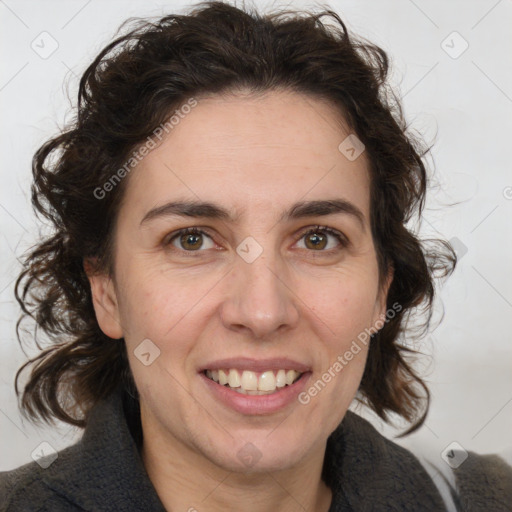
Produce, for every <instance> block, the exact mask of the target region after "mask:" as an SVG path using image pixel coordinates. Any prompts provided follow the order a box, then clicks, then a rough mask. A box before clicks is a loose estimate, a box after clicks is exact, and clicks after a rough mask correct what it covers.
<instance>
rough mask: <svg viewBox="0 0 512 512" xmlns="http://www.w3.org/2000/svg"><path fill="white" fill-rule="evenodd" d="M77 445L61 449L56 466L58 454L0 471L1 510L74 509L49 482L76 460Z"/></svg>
mask: <svg viewBox="0 0 512 512" xmlns="http://www.w3.org/2000/svg"><path fill="white" fill-rule="evenodd" d="M75 450H76V445H73V446H71V447H68V448H65V449H63V450H61V451H59V452H58V454H57V458H58V459H60V460H59V462H60V464H56V465H55V466H54V467H53V468H52V465H53V461H54V460H55V455H53V456H51V455H49V456H46V457H42V458H40V459H38V460H37V461H34V462H28V463H27V464H24V465H22V466H19V467H17V468H15V469H12V470H10V471H2V472H0V512H11V511H12V512H15V511H16V512H18V511H20V510H30V511H31V512H49V511H55V512H58V511H61V510H62V511H64V510H68V511H71V510H74V509H73V508H70V503H69V502H68V501H67V500H65V498H64V497H63V496H59V495H58V494H56V493H55V492H54V490H53V489H52V488H51V487H49V486H48V485H47V484H46V478H47V477H48V476H50V475H51V476H59V475H62V476H64V474H65V472H66V468H67V467H69V464H72V463H73V459H74V457H73V454H74V452H75Z"/></svg>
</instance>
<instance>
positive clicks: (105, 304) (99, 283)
mask: <svg viewBox="0 0 512 512" xmlns="http://www.w3.org/2000/svg"><path fill="white" fill-rule="evenodd" d="M83 264H84V270H85V273H86V274H87V278H88V279H89V283H90V285H91V293H92V302H93V305H94V311H95V313H96V320H97V321H98V324H99V326H100V329H101V330H102V331H103V333H104V334H106V335H107V336H108V337H109V338H113V339H119V338H122V337H123V330H122V327H121V322H120V315H119V306H118V301H117V295H116V291H115V288H114V282H113V280H112V277H111V276H109V275H107V274H105V273H104V272H98V271H97V270H96V268H97V259H96V258H89V259H85V260H84V263H83Z"/></svg>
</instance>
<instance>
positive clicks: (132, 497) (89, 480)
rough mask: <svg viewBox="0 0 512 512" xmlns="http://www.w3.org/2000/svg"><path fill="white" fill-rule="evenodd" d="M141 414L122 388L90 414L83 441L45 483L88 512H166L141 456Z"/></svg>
mask: <svg viewBox="0 0 512 512" xmlns="http://www.w3.org/2000/svg"><path fill="white" fill-rule="evenodd" d="M138 414H139V412H138V402H137V401H136V400H134V399H133V398H131V397H130V396H129V395H128V394H126V393H125V392H124V391H123V389H122V388H121V387H120V386H119V387H118V388H117V389H116V391H115V392H114V393H112V394H111V395H109V396H108V397H107V398H106V399H104V400H100V401H99V402H98V403H97V404H96V405H95V406H94V407H93V408H92V409H91V412H90V415H89V419H88V422H87V426H86V428H85V431H84V434H83V436H82V438H81V439H80V441H79V442H78V443H76V444H75V445H73V446H70V447H69V448H66V449H64V450H63V451H62V452H59V457H58V459H57V460H56V461H55V462H54V463H53V464H52V465H51V466H50V467H49V468H48V469H46V471H45V476H44V477H43V481H44V483H45V484H46V485H47V486H49V487H50V488H51V489H53V490H54V491H55V492H57V493H58V494H60V495H62V496H64V497H65V498H66V499H67V500H69V501H70V502H71V503H75V504H76V505H78V506H80V507H81V508H83V509H84V510H89V511H92V510H102V511H103V510H104V511H112V512H114V511H116V512H117V511H119V510H151V511H155V512H165V508H164V506H163V504H162V502H161V501H160V499H159V497H158V494H157V493H156V491H155V488H154V487H153V484H152V483H151V480H150V479H149V476H148V474H147V473H146V470H145V468H144V465H143V463H142V459H141V457H140V455H139V450H138V446H137V443H136V440H137V441H140V439H141V433H142V431H141V427H140V416H138ZM137 422H138V424H137ZM130 427H131V428H132V429H133V430H134V433H133V435H132V432H131V431H130Z"/></svg>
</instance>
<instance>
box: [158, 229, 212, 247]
mask: <svg viewBox="0 0 512 512" xmlns="http://www.w3.org/2000/svg"><path fill="white" fill-rule="evenodd" d="M205 237H206V238H207V239H209V240H210V242H209V243H206V246H205V242H204V239H205ZM165 245H172V246H173V247H176V248H178V249H181V250H183V251H186V252H198V251H199V250H200V249H212V248H213V247H214V244H213V241H212V239H211V237H210V236H208V235H207V234H206V233H205V232H204V231H201V230H200V229H196V228H185V229H180V230H179V231H178V232H177V233H175V234H174V235H173V236H172V237H171V238H169V239H168V240H167V241H166V242H165Z"/></svg>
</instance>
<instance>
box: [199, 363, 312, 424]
mask: <svg viewBox="0 0 512 512" xmlns="http://www.w3.org/2000/svg"><path fill="white" fill-rule="evenodd" d="M199 375H200V377H201V378H202V379H203V381H204V382H205V384H206V385H207V386H208V389H209V390H210V391H211V393H213V395H214V396H215V398H216V399H218V400H219V401H220V402H222V403H224V404H225V405H227V406H228V407H230V408H231V409H234V410H235V411H237V412H239V413H241V414H253V415H256V414H271V413H273V412H277V411H279V410H281V409H284V408H285V407H286V406H288V405H290V404H291V403H293V402H298V398H297V397H298V395H299V394H300V393H301V391H302V390H303V389H304V388H305V387H306V383H307V381H308V380H309V377H310V375H311V372H305V373H303V374H302V375H301V377H300V379H299V380H297V381H296V382H294V383H293V384H291V385H290V386H285V387H284V388H280V389H279V390H278V391H276V392H275V393H272V394H271V395H243V394H241V393H238V392H237V391H234V390H232V389H231V388H229V387H227V386H222V385H220V384H218V383H217V382H215V381H213V380H211V379H209V378H208V377H207V376H206V375H205V374H204V373H200V374H199Z"/></svg>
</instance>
